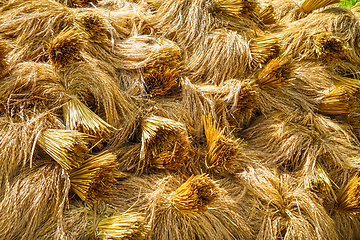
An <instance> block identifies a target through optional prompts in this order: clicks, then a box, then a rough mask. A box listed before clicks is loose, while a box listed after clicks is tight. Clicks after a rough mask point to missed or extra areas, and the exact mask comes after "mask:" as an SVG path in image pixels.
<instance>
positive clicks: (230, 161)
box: [203, 116, 240, 170]
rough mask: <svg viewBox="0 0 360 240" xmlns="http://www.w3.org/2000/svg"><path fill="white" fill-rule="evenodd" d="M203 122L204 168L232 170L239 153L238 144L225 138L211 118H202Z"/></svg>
mask: <svg viewBox="0 0 360 240" xmlns="http://www.w3.org/2000/svg"><path fill="white" fill-rule="evenodd" d="M203 122H204V130H205V135H206V141H207V145H208V152H207V155H206V160H205V163H206V167H207V168H213V167H222V168H224V169H226V170H227V169H230V168H232V166H233V165H234V163H235V162H236V160H237V156H238V155H239V151H240V148H239V145H238V143H237V142H236V141H234V140H232V139H230V138H227V137H225V136H224V135H223V131H221V130H220V129H219V128H218V126H216V124H215V123H214V122H213V120H212V118H211V116H208V117H205V116H203Z"/></svg>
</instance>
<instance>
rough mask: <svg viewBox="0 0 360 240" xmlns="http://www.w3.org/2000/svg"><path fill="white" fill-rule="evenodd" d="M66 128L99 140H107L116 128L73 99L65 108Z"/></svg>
mask: <svg viewBox="0 0 360 240" xmlns="http://www.w3.org/2000/svg"><path fill="white" fill-rule="evenodd" d="M63 111H64V119H65V123H66V128H67V129H70V130H78V131H80V132H82V133H86V134H88V135H92V136H95V137H96V138H98V139H99V140H107V139H109V137H110V134H111V132H112V131H113V130H115V128H114V127H112V126H111V125H110V124H108V123H107V122H105V121H104V120H103V119H101V118H100V117H99V116H98V115H97V114H95V113H94V112H93V111H91V110H90V109H89V108H88V107H87V106H86V105H85V104H84V103H82V102H81V101H80V100H78V99H76V98H72V99H71V100H70V101H69V102H67V103H66V104H65V105H64V107H63Z"/></svg>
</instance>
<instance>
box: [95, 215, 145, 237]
mask: <svg viewBox="0 0 360 240" xmlns="http://www.w3.org/2000/svg"><path fill="white" fill-rule="evenodd" d="M97 229H98V233H99V234H98V238H99V239H129V240H130V239H134V240H135V239H145V236H146V234H147V232H148V231H149V227H148V226H147V225H145V219H144V216H142V215H141V214H139V213H124V214H121V215H117V216H112V217H108V218H105V219H103V220H101V221H100V222H99V224H98V226H97Z"/></svg>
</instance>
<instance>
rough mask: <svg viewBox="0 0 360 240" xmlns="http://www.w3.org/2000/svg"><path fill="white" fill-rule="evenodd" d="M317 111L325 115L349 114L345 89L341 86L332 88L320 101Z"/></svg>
mask: <svg viewBox="0 0 360 240" xmlns="http://www.w3.org/2000/svg"><path fill="white" fill-rule="evenodd" d="M319 111H320V112H321V113H322V114H326V115H332V114H348V113H350V112H351V108H350V106H349V94H348V92H347V91H346V89H345V88H344V87H343V86H339V87H335V88H333V89H332V90H331V91H330V92H329V93H328V94H326V95H325V96H324V97H323V98H322V99H321V102H320V103H319Z"/></svg>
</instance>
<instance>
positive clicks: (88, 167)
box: [69, 152, 119, 204]
mask: <svg viewBox="0 0 360 240" xmlns="http://www.w3.org/2000/svg"><path fill="white" fill-rule="evenodd" d="M116 165H117V163H116V156H115V155H113V154H112V153H108V152H102V153H100V154H98V155H95V156H92V157H90V158H89V159H87V160H85V161H84V162H83V163H82V164H81V165H80V167H79V168H77V169H71V170H70V172H69V174H70V181H71V188H72V190H73V191H74V192H75V193H76V194H77V195H78V196H79V197H80V198H81V200H83V201H87V202H89V203H91V204H94V203H96V202H97V201H98V200H100V199H106V198H107V196H108V193H109V192H110V190H111V189H112V188H113V187H114V186H115V184H116V179H115V177H117V176H118V175H119V173H117V170H116Z"/></svg>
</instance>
